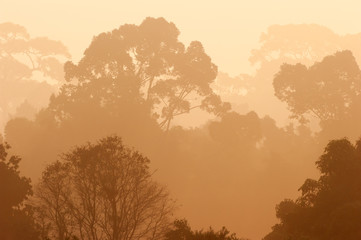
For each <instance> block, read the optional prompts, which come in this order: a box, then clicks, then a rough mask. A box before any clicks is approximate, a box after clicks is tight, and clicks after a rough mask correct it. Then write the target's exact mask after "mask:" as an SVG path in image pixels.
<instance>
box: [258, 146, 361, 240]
mask: <svg viewBox="0 0 361 240" xmlns="http://www.w3.org/2000/svg"><path fill="white" fill-rule="evenodd" d="M360 146H361V139H360V140H359V141H357V143H356V144H355V145H353V144H351V143H350V142H349V141H348V140H347V139H340V140H333V141H331V142H329V144H328V145H327V147H326V148H325V152H324V154H323V155H322V156H321V157H320V159H319V160H318V161H317V162H316V165H317V168H318V169H319V170H320V172H321V176H320V178H319V179H318V180H317V181H316V180H312V179H307V180H306V181H305V183H304V184H303V185H302V186H301V188H300V189H299V190H301V192H302V195H301V196H300V197H299V198H298V199H297V200H296V201H292V200H285V201H283V202H281V203H280V204H279V205H277V207H276V209H277V211H276V212H277V217H278V218H279V219H280V224H277V225H275V226H274V227H273V228H272V232H271V233H270V234H268V235H267V236H266V237H265V238H264V239H265V240H274V239H320V240H323V239H325V240H326V239H334V240H341V239H350V240H353V239H355V240H356V239H359V238H360V237H361V231H360V229H361V224H360V223H361V177H360V176H361V148H360Z"/></svg>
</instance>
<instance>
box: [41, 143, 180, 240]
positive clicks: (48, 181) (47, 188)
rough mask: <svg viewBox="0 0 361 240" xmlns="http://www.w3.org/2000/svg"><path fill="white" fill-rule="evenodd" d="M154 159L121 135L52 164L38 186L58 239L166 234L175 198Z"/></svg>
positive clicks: (114, 238) (129, 239) (78, 149)
mask: <svg viewBox="0 0 361 240" xmlns="http://www.w3.org/2000/svg"><path fill="white" fill-rule="evenodd" d="M148 165H149V159H147V158H146V157H143V156H142V155H141V154H140V153H138V152H136V151H134V150H132V149H129V148H127V147H125V146H124V145H123V143H122V140H121V139H120V138H119V137H116V136H114V137H107V138H103V139H101V140H100V141H99V142H98V143H96V144H90V143H89V144H87V145H83V146H79V147H76V148H74V149H73V150H72V151H70V152H69V153H66V154H64V155H63V158H62V160H61V161H59V162H55V163H53V164H51V165H49V166H48V167H47V169H46V170H45V172H44V174H43V178H42V180H41V182H40V184H39V186H38V188H37V191H36V196H37V199H38V204H39V207H40V209H43V212H42V213H41V214H42V215H43V216H44V217H45V218H46V221H47V222H48V224H49V225H50V229H51V230H50V232H51V237H52V238H53V239H60V240H63V239H68V238H70V237H71V236H73V237H77V238H79V239H109V240H118V239H122V240H123V239H124V240H133V239H134V240H136V239H161V238H162V236H163V235H164V233H165V231H166V230H167V229H168V226H169V217H170V215H171V214H172V211H173V208H174V204H173V201H172V200H171V199H170V197H169V194H168V192H167V191H166V189H165V188H164V187H162V186H160V185H159V184H157V183H156V182H154V181H153V180H152V179H151V177H152V174H151V172H150V170H149V166H148Z"/></svg>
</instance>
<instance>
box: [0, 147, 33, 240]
mask: <svg viewBox="0 0 361 240" xmlns="http://www.w3.org/2000/svg"><path fill="white" fill-rule="evenodd" d="M9 149H10V146H9V145H8V144H7V143H1V144H0V216H1V218H0V238H1V239H5V240H11V239H19V240H21V239H24V240H25V239H31V240H33V239H34V240H35V239H38V236H39V235H38V230H37V226H36V225H35V223H34V221H33V218H32V209H31V207H30V206H28V205H25V203H24V202H25V201H26V200H27V199H28V198H29V197H30V196H31V194H32V190H31V185H30V179H29V178H25V177H21V176H20V172H19V169H18V168H19V162H20V161H21V158H20V157H18V156H15V155H14V156H9V155H8V151H9Z"/></svg>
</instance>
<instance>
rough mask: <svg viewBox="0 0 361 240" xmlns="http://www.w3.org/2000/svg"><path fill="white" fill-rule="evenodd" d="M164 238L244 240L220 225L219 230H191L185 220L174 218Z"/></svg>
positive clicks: (168, 239)
mask: <svg viewBox="0 0 361 240" xmlns="http://www.w3.org/2000/svg"><path fill="white" fill-rule="evenodd" d="M165 240H246V239H244V238H237V237H236V234H235V233H232V234H230V232H229V231H228V230H227V229H226V228H225V227H222V229H221V230H219V231H214V230H213V229H212V228H209V230H207V231H202V230H201V231H193V230H192V229H191V228H190V226H189V224H188V222H187V220H175V221H174V223H173V229H171V230H169V231H168V232H167V234H166V237H165Z"/></svg>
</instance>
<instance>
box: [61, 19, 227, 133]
mask: <svg viewBox="0 0 361 240" xmlns="http://www.w3.org/2000/svg"><path fill="white" fill-rule="evenodd" d="M178 35H179V30H178V29H177V28H176V26H175V25H174V24H173V23H170V22H167V21H166V20H165V19H163V18H157V19H154V18H146V19H145V20H144V21H143V22H142V23H141V24H140V25H139V26H136V25H128V24H127V25H123V26H120V27H119V28H118V29H115V30H113V31H112V32H107V33H101V34H100V35H98V36H97V37H95V38H94V39H93V41H92V43H91V44H90V46H89V47H88V48H87V49H86V51H85V52H84V57H83V58H82V59H81V60H80V62H79V63H78V64H77V65H75V64H73V63H71V62H68V63H67V64H66V65H65V72H66V75H65V76H66V79H67V80H68V81H69V82H71V81H72V80H74V81H75V83H72V84H68V85H66V86H64V88H63V90H62V93H61V94H60V96H59V97H62V96H68V98H74V97H76V96H77V95H79V94H81V96H82V97H83V98H89V99H90V100H91V101H92V102H94V104H97V105H103V106H106V105H107V104H110V103H112V102H114V101H116V100H119V99H124V98H125V96H123V95H121V92H120V91H121V90H122V89H124V88H126V89H127V90H128V91H129V93H131V94H132V97H135V98H137V99H139V100H138V101H141V102H144V104H147V105H148V106H149V107H150V109H151V110H152V112H153V113H154V114H155V116H156V118H159V124H160V126H161V127H163V128H164V129H166V130H168V129H169V127H170V123H171V121H172V119H173V118H174V117H176V116H178V115H181V114H184V113H188V112H189V111H190V110H192V109H194V108H201V109H204V110H206V111H208V112H211V113H214V114H216V115H218V114H221V113H223V112H225V111H227V110H228V109H229V108H230V105H229V104H226V103H223V102H222V101H221V99H220V98H219V96H217V95H216V94H215V93H214V92H213V91H212V89H211V87H210V84H211V83H212V82H213V81H214V79H215V77H216V76H217V67H216V65H215V64H213V63H212V61H211V59H210V57H209V56H208V55H207V54H206V53H205V51H204V49H203V46H202V44H201V43H200V42H196V41H194V42H191V43H190V45H189V46H188V47H187V48H186V47H185V46H184V45H183V43H181V42H180V41H179V40H178ZM128 80H129V82H128V83H127V81H128ZM95 86H98V87H97V88H95ZM129 86H133V87H134V88H131V89H130V88H129ZM69 114H71V113H69Z"/></svg>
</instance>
